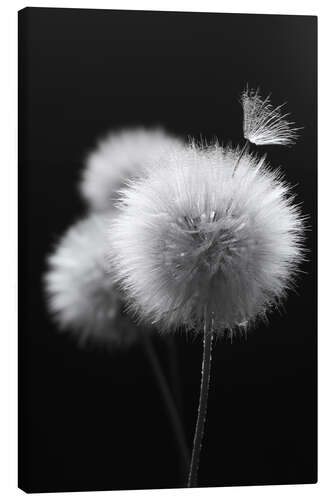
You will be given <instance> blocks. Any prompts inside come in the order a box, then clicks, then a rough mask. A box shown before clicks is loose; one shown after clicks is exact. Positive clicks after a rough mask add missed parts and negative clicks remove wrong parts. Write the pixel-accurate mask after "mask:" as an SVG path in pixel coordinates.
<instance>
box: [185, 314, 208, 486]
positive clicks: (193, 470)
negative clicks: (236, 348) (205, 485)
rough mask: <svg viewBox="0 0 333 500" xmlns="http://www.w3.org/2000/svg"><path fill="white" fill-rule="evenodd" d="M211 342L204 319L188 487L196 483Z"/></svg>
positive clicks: (206, 400)
mask: <svg viewBox="0 0 333 500" xmlns="http://www.w3.org/2000/svg"><path fill="white" fill-rule="evenodd" d="M212 343H213V329H212V328H207V324H206V321H205V325H204V332H203V356H202V371H201V387H200V399H199V408H198V416H197V423H196V428H195V434H194V440H193V449H192V458H191V465H190V471H189V475H188V482H187V487H188V488H195V487H196V485H197V477H198V469H199V463H200V452H201V446H202V439H203V435H204V431H205V422H206V414H207V402H208V391H209V380H210V370H211V362H212Z"/></svg>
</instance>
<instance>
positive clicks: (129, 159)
mask: <svg viewBox="0 0 333 500" xmlns="http://www.w3.org/2000/svg"><path fill="white" fill-rule="evenodd" d="M181 145H182V141H181V140H180V139H178V138H176V137H174V136H172V135H169V134H167V133H166V132H164V131H163V130H162V129H145V128H134V129H129V130H123V131H120V132H116V133H111V134H109V135H107V136H106V137H105V138H104V139H103V140H101V141H100V142H99V144H98V146H97V148H96V149H95V150H94V151H92V152H91V153H90V154H89V155H88V157H87V160H86V165H85V168H84V170H83V173H82V178H81V181H80V186H79V188H80V192H81V194H82V196H83V198H84V199H85V200H86V201H87V202H88V204H89V206H90V207H91V208H92V209H94V210H105V209H108V208H110V207H112V206H113V205H114V204H115V202H116V201H117V198H118V195H117V191H118V189H119V188H121V187H122V186H123V185H124V184H125V183H126V182H127V181H128V180H129V179H132V178H135V177H136V176H139V175H141V174H142V171H143V169H144V168H145V167H146V166H147V164H149V163H150V162H151V161H157V160H158V159H159V158H160V157H161V156H162V155H163V154H164V153H165V152H167V151H168V150H169V149H170V148H178V147H180V146H181Z"/></svg>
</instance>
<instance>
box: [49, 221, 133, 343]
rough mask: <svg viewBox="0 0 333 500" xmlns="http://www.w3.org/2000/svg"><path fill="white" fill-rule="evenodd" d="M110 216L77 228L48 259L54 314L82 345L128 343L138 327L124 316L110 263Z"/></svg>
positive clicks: (69, 232)
mask: <svg viewBox="0 0 333 500" xmlns="http://www.w3.org/2000/svg"><path fill="white" fill-rule="evenodd" d="M107 220H108V216H107V215H106V214H99V215H90V216H89V217H87V218H85V219H82V220H81V221H79V222H78V223H76V224H74V225H73V226H72V227H70V229H69V230H68V231H67V232H66V233H65V235H64V236H63V237H62V238H61V239H60V241H59V243H58V245H57V247H56V248H55V251H54V252H53V253H52V254H51V255H50V256H49V257H48V261H47V263H48V270H47V272H46V273H45V276H44V284H45V291H46V294H47V299H48V306H49V310H50V312H51V313H52V314H53V316H54V318H55V320H56V322H57V323H58V325H59V327H60V328H61V329H62V330H70V331H71V332H73V333H74V334H75V335H76V336H77V338H78V340H79V343H80V344H86V343H87V342H88V341H94V342H100V343H103V344H106V345H110V346H111V345H112V346H113V345H119V346H121V345H124V346H125V345H128V344H130V343H131V342H133V341H134V340H135V339H136V336H137V327H136V325H135V324H134V323H133V322H132V320H131V319H130V318H129V316H128V315H126V314H125V313H124V312H123V299H122V297H121V293H120V291H119V289H118V288H117V286H116V285H115V282H114V279H113V277H112V274H111V273H110V270H109V268H108V267H109V266H108V264H107V260H106V249H107V238H106V223H107Z"/></svg>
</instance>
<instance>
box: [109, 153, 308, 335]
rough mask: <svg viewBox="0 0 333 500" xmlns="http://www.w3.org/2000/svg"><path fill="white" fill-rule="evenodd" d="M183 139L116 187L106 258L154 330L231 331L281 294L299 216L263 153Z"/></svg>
mask: <svg viewBox="0 0 333 500" xmlns="http://www.w3.org/2000/svg"><path fill="white" fill-rule="evenodd" d="M237 154H238V152H237V151H233V150H225V149H222V148H219V147H212V148H204V149H203V148H200V147H196V146H191V147H188V148H184V149H183V150H182V151H179V150H178V151H174V152H173V153H170V154H169V155H167V156H165V157H164V158H163V161H161V162H160V164H159V165H157V166H156V168H154V169H152V170H151V171H150V172H149V174H148V175H147V176H145V178H144V179H142V180H141V181H137V182H135V183H133V184H132V186H130V187H129V188H128V189H127V190H125V191H124V195H123V200H122V210H121V213H120V215H119V217H118V218H117V219H116V220H115V222H114V223H113V224H112V235H113V236H112V241H110V245H111V248H112V251H111V255H112V262H113V265H114V267H115V269H116V272H117V274H118V277H119V279H120V281H121V283H122V286H123V288H124V289H125V292H126V293H127V295H128V296H129V298H130V300H131V305H132V308H133V309H134V310H135V311H136V312H137V314H138V315H140V316H142V317H144V318H148V319H149V320H150V321H152V322H154V323H157V324H159V325H160V327H161V328H162V329H176V328H178V327H180V326H185V327H186V328H188V329H194V330H195V329H196V330H202V326H203V322H206V321H207V320H208V321H209V324H211V325H214V329H216V331H217V332H218V333H224V332H225V331H231V332H232V331H234V330H235V329H237V328H238V327H240V326H244V325H248V324H249V322H251V321H253V320H254V319H255V318H256V317H258V316H260V315H263V314H265V312H266V311H267V309H269V308H270V307H271V306H272V305H273V304H275V303H276V302H277V301H278V300H280V298H281V297H282V296H283V294H284V293H285V290H286V288H287V287H288V285H289V284H290V282H291V280H292V277H293V274H294V272H295V269H296V267H297V263H298V262H299V260H300V258H301V232H302V220H301V217H300V214H299V211H298V209H297V208H296V207H295V206H294V205H293V204H292V203H291V201H290V199H289V198H288V187H287V186H286V185H285V184H284V183H283V182H281V181H280V180H279V179H278V175H277V174H276V173H275V174H274V173H272V172H270V171H269V170H268V169H267V167H266V166H265V164H264V162H263V161H259V160H257V159H255V158H254V157H252V156H250V155H248V154H247V155H245V156H244V157H243V158H242V159H241V161H240V163H239V166H238V169H237V172H236V174H235V175H232V173H233V167H234V164H235V161H236V160H237Z"/></svg>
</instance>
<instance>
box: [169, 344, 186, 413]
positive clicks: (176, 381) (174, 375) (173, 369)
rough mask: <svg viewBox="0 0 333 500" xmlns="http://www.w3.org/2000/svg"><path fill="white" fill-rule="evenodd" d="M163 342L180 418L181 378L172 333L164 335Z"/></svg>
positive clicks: (181, 404)
mask: <svg viewBox="0 0 333 500" xmlns="http://www.w3.org/2000/svg"><path fill="white" fill-rule="evenodd" d="M165 342H166V347H167V353H168V364H169V371H170V377H171V389H172V392H173V396H174V399H175V402H176V406H177V408H178V414H179V416H180V418H182V416H183V397H182V388H181V379H180V373H179V359H178V352H177V347H176V344H175V341H174V339H173V337H172V335H167V336H165Z"/></svg>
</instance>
